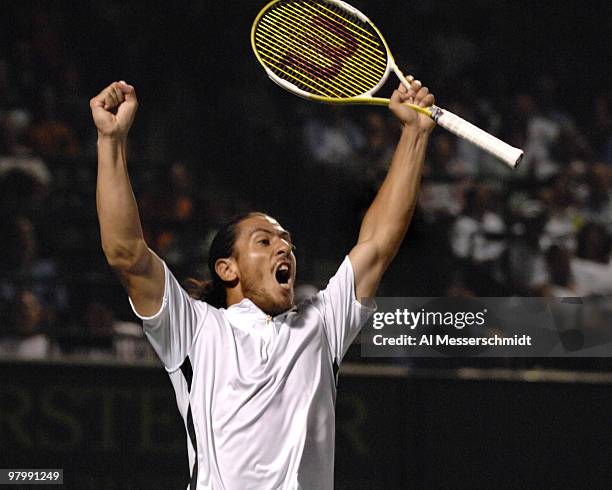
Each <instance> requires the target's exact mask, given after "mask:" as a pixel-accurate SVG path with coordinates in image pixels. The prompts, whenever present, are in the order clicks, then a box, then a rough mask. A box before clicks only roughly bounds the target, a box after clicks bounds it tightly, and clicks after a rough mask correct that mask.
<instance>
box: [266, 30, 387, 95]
mask: <svg viewBox="0 0 612 490" xmlns="http://www.w3.org/2000/svg"><path fill="white" fill-rule="evenodd" d="M262 22H263V23H265V24H267V20H262ZM278 27H279V26H278V25H274V26H267V25H264V26H262V30H263V31H264V32H263V33H262V40H263V39H265V40H266V45H267V46H268V47H269V48H272V47H273V46H272V44H273V43H274V42H275V39H274V36H280V37H281V38H282V40H283V41H284V42H285V43H287V45H288V46H290V47H291V48H292V49H294V50H295V51H294V52H298V53H300V54H302V55H303V56H304V58H306V59H307V60H308V61H310V62H313V63H317V64H319V65H321V66H324V63H325V60H324V59H322V57H321V55H320V52H319V51H317V50H316V49H314V48H313V47H312V46H309V45H308V43H307V42H306V41H307V39H308V38H307V34H306V33H304V32H302V31H300V30H298V29H300V26H299V25H296V24H294V23H293V22H291V21H289V22H288V23H286V24H285V25H283V27H286V28H287V34H284V33H283V32H282V31H281V30H280V29H278ZM274 29H278V30H277V31H274ZM270 43H272V44H270ZM343 52H344V51H343ZM278 61H282V59H278ZM298 63H299V61H298ZM343 72H345V73H343ZM343 72H339V73H338V77H339V78H341V79H342V80H343V83H346V84H348V85H351V84H354V87H355V88H356V89H358V90H361V91H364V90H367V89H369V88H370V87H372V86H373V85H376V83H378V80H379V79H377V78H375V77H372V76H371V75H370V74H369V73H361V72H359V71H357V70H355V69H354V68H353V67H352V66H351V65H349V64H347V65H346V66H345V69H344V70H343ZM383 73H384V72H383ZM348 75H350V77H349V76H348ZM359 82H361V83H359Z"/></svg>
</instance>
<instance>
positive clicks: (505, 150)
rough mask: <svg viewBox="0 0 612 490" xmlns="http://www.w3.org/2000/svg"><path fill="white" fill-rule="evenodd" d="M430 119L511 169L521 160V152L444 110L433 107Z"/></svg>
mask: <svg viewBox="0 0 612 490" xmlns="http://www.w3.org/2000/svg"><path fill="white" fill-rule="evenodd" d="M431 117H432V119H433V120H434V121H436V123H437V124H438V126H442V127H443V128H444V129H446V130H448V131H450V132H451V133H453V134H456V135H457V136H459V137H460V138H464V139H466V140H468V141H470V142H471V143H474V144H475V145H476V146H478V147H479V148H481V149H483V150H484V151H487V152H489V153H490V154H491V155H494V156H496V157H497V158H499V159H500V160H501V161H502V162H504V163H506V164H507V165H508V166H510V167H511V168H514V167H516V166H517V165H518V164H519V162H520V161H521V159H522V158H523V150H521V149H519V148H514V147H513V146H510V145H509V144H508V143H504V142H503V141H502V140H500V139H499V138H496V137H495V136H493V135H491V134H489V133H487V132H486V131H483V130H482V129H480V128H478V127H476V126H474V125H473V124H472V123H469V122H467V121H466V120H465V119H462V118H460V117H459V116H457V115H456V114H453V113H452V112H450V111H447V110H446V109H440V108H439V107H436V106H433V107H432V108H431Z"/></svg>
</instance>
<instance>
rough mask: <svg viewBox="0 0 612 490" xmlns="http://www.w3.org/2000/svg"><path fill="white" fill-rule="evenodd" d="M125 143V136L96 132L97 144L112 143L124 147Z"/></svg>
mask: <svg viewBox="0 0 612 490" xmlns="http://www.w3.org/2000/svg"><path fill="white" fill-rule="evenodd" d="M126 141H127V134H107V133H101V132H99V131H98V143H112V144H120V145H124V144H125V142H126Z"/></svg>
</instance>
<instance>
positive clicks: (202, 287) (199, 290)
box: [186, 211, 267, 308]
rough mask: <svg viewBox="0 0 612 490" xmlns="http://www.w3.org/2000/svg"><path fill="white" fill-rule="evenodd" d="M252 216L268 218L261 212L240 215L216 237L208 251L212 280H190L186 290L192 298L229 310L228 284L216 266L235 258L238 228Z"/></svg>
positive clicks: (227, 224) (220, 230) (228, 223)
mask: <svg viewBox="0 0 612 490" xmlns="http://www.w3.org/2000/svg"><path fill="white" fill-rule="evenodd" d="M251 216H267V215H266V214H265V213H262V212H259V211H249V212H247V213H242V214H239V215H237V216H235V217H233V218H232V219H231V220H230V221H228V222H227V223H226V224H225V225H224V226H223V227H222V228H221V229H219V231H218V232H217V234H216V235H215V237H214V238H213V241H212V243H211V244H210V249H209V251H208V270H209V273H210V277H211V279H209V280H207V281H202V280H198V279H193V278H190V279H188V280H187V283H186V289H187V292H188V293H189V295H190V296H191V297H192V298H195V299H199V300H202V301H206V302H207V303H208V304H209V305H211V306H214V307H215V308H227V295H226V292H225V289H226V283H225V282H223V280H222V279H221V278H220V277H219V275H218V274H217V271H216V270H215V264H216V263H217V260H219V259H225V258H228V257H232V256H235V252H236V251H235V250H234V246H235V245H236V240H237V239H238V231H239V229H238V226H239V225H240V223H241V222H242V221H244V220H245V219H247V218H250V217H251Z"/></svg>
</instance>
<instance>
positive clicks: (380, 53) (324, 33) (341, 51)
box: [254, 0, 387, 98]
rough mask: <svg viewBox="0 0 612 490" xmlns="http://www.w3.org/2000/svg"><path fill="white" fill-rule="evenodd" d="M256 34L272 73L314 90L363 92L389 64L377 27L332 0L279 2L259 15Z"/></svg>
mask: <svg viewBox="0 0 612 490" xmlns="http://www.w3.org/2000/svg"><path fill="white" fill-rule="evenodd" d="M254 39H255V47H256V49H257V52H258V54H259V56H260V59H261V60H262V61H263V62H264V64H265V65H266V66H267V67H268V68H269V69H270V70H271V71H272V72H273V73H275V74H276V75H277V76H278V77H280V78H282V79H284V80H286V81H288V82H290V83H292V84H294V85H295V86H297V87H298V88H300V89H301V90H303V91H306V92H309V93H312V94H315V95H321V96H325V97H334V98H348V97H355V96H357V95H361V94H364V93H367V92H368V91H370V90H371V89H373V88H374V87H375V86H376V85H377V84H378V83H379V82H380V80H381V79H382V77H383V76H384V75H385V73H386V69H387V54H386V48H385V46H384V43H383V42H382V41H381V40H380V38H379V36H378V34H377V33H376V31H375V29H374V28H373V27H372V26H371V25H370V24H369V23H367V22H364V21H362V20H360V19H359V18H357V17H356V16H354V15H353V14H352V13H349V12H347V11H345V10H343V9H342V8H341V7H338V6H336V5H334V4H331V3H326V4H323V3H322V2H317V3H315V2H312V1H307V0H306V1H304V0H287V1H281V2H278V3H277V4H274V6H273V7H272V8H270V9H269V10H268V11H266V12H265V13H264V15H263V16H262V17H261V18H260V20H259V22H258V24H257V26H256V29H255V37H254Z"/></svg>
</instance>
